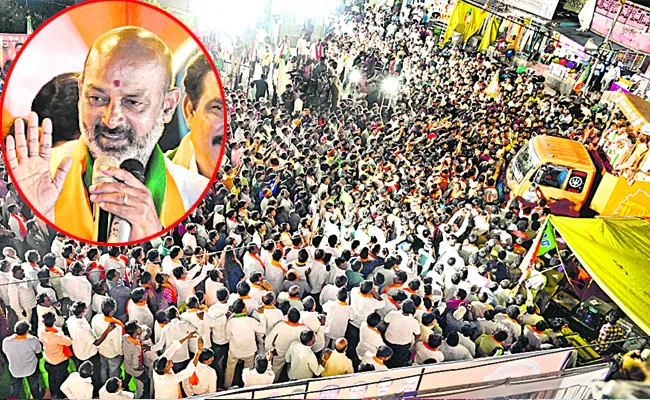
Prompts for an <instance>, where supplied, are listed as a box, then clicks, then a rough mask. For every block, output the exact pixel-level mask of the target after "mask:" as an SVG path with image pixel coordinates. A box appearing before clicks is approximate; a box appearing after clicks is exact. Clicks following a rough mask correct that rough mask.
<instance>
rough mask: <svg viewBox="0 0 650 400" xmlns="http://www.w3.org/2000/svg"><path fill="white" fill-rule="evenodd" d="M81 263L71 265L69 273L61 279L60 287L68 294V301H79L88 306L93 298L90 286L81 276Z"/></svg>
mask: <svg viewBox="0 0 650 400" xmlns="http://www.w3.org/2000/svg"><path fill="white" fill-rule="evenodd" d="M83 272H84V268H83V265H82V264H81V263H73V264H72V266H71V267H70V271H68V273H67V274H65V275H64V276H63V278H61V287H62V288H63V291H64V293H67V294H68V297H69V298H70V301H81V302H83V303H85V304H90V302H91V301H92V296H93V288H92V284H91V283H90V281H89V280H88V278H86V276H85V275H84V274H83Z"/></svg>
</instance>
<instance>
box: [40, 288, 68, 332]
mask: <svg viewBox="0 0 650 400" xmlns="http://www.w3.org/2000/svg"><path fill="white" fill-rule="evenodd" d="M54 305H55V303H54V301H53V300H52V298H51V297H50V296H48V295H47V294H45V293H40V294H39V295H38V296H36V314H37V316H38V329H40V328H41V327H43V315H45V314H47V313H49V312H51V313H54V315H56V320H55V322H54V326H55V327H57V328H62V327H63V324H64V323H65V321H64V320H63V317H62V316H61V315H60V312H59V310H57V309H56V308H55V307H54ZM57 307H59V308H61V307H60V305H58V303H57Z"/></svg>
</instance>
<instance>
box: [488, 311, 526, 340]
mask: <svg viewBox="0 0 650 400" xmlns="http://www.w3.org/2000/svg"><path fill="white" fill-rule="evenodd" d="M519 314H520V311H519V307H517V306H515V305H512V306H509V307H508V308H507V310H506V313H505V314H504V313H499V314H497V315H495V316H494V321H495V322H496V323H497V324H499V329H501V330H504V331H506V332H508V339H506V341H505V343H506V344H512V343H513V342H514V341H515V340H516V339H517V338H518V337H519V336H520V335H521V325H520V324H519V322H517V318H519Z"/></svg>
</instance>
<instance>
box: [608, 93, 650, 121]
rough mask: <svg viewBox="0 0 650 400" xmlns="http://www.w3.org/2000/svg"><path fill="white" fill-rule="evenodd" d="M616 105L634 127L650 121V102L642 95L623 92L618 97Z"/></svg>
mask: <svg viewBox="0 0 650 400" xmlns="http://www.w3.org/2000/svg"><path fill="white" fill-rule="evenodd" d="M616 105H617V106H618V107H619V108H620V109H621V111H622V112H623V114H624V115H625V118H627V120H628V121H630V125H632V126H633V127H635V128H641V127H642V126H643V125H645V124H647V123H650V103H648V102H647V101H645V100H643V99H642V98H641V97H639V96H635V95H633V94H625V93H621V95H620V96H618V97H617V98H616Z"/></svg>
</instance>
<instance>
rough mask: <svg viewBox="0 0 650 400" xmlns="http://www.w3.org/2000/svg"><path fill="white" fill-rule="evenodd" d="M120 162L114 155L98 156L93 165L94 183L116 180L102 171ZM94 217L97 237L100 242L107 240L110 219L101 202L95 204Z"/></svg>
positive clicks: (117, 165) (116, 165)
mask: <svg viewBox="0 0 650 400" xmlns="http://www.w3.org/2000/svg"><path fill="white" fill-rule="evenodd" d="M119 165H120V162H119V161H118V159H117V158H115V157H112V156H101V157H97V159H96V160H95V163H94V165H93V185H96V184H98V183H102V182H116V181H115V178H113V177H112V176H108V175H105V174H104V173H103V172H102V167H119ZM93 218H94V229H93V230H94V232H96V235H97V236H96V237H95V239H96V240H97V241H98V242H105V241H106V239H107V227H108V220H109V213H108V212H106V211H104V210H102V209H101V208H100V207H99V204H97V203H95V204H93Z"/></svg>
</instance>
